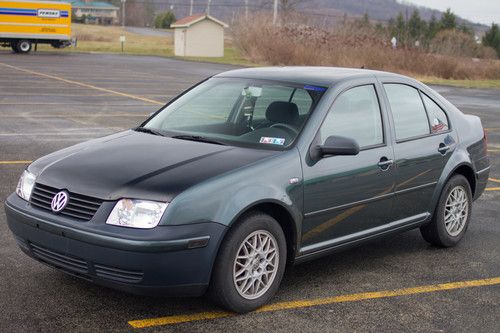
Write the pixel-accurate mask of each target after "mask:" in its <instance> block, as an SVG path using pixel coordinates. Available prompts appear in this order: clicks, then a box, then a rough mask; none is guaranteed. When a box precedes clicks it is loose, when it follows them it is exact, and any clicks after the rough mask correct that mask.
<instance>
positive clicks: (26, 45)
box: [16, 40, 32, 53]
mask: <svg viewBox="0 0 500 333" xmlns="http://www.w3.org/2000/svg"><path fill="white" fill-rule="evenodd" d="M31 46H32V45H31V42H30V41H29V40H20V41H18V42H17V44H16V49H17V52H18V53H28V52H30V51H31Z"/></svg>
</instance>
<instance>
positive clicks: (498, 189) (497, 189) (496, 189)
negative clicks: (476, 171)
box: [484, 187, 500, 191]
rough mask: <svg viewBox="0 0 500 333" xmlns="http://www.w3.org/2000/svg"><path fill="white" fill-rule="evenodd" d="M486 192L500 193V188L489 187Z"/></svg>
mask: <svg viewBox="0 0 500 333" xmlns="http://www.w3.org/2000/svg"><path fill="white" fill-rule="evenodd" d="M484 190H485V191H500V187H487V188H485V189H484Z"/></svg>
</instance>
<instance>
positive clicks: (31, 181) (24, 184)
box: [16, 170, 36, 201]
mask: <svg viewBox="0 0 500 333" xmlns="http://www.w3.org/2000/svg"><path fill="white" fill-rule="evenodd" d="M35 178H36V176H35V175H34V174H32V173H31V172H29V171H28V170H24V172H23V174H22V175H21V178H19V182H18V183H17V187H16V193H17V195H18V196H20V197H21V198H23V199H24V200H26V201H29V199H30V196H31V191H32V190H33V186H35Z"/></svg>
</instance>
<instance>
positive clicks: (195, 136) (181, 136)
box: [172, 135, 226, 146]
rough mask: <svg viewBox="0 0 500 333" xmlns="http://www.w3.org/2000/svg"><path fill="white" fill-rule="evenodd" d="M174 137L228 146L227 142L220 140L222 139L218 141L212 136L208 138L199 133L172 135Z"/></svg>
mask: <svg viewBox="0 0 500 333" xmlns="http://www.w3.org/2000/svg"><path fill="white" fill-rule="evenodd" d="M172 138H174V139H181V140H190V141H198V142H206V143H213V144H216V145H223V146H226V144H225V143H223V142H220V141H217V140H214V139H210V138H206V137H204V136H199V135H174V136H172Z"/></svg>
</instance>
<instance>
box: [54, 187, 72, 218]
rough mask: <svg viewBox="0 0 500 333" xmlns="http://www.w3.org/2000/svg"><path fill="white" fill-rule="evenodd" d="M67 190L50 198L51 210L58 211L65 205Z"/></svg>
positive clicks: (67, 197)
mask: <svg viewBox="0 0 500 333" xmlns="http://www.w3.org/2000/svg"><path fill="white" fill-rule="evenodd" d="M68 199H69V196H68V192H66V191H61V192H59V193H57V194H56V195H54V198H52V203H51V204H50V207H51V208H52V211H53V212H54V213H59V212H60V211H61V210H63V209H64V207H66V204H67V203H68Z"/></svg>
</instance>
